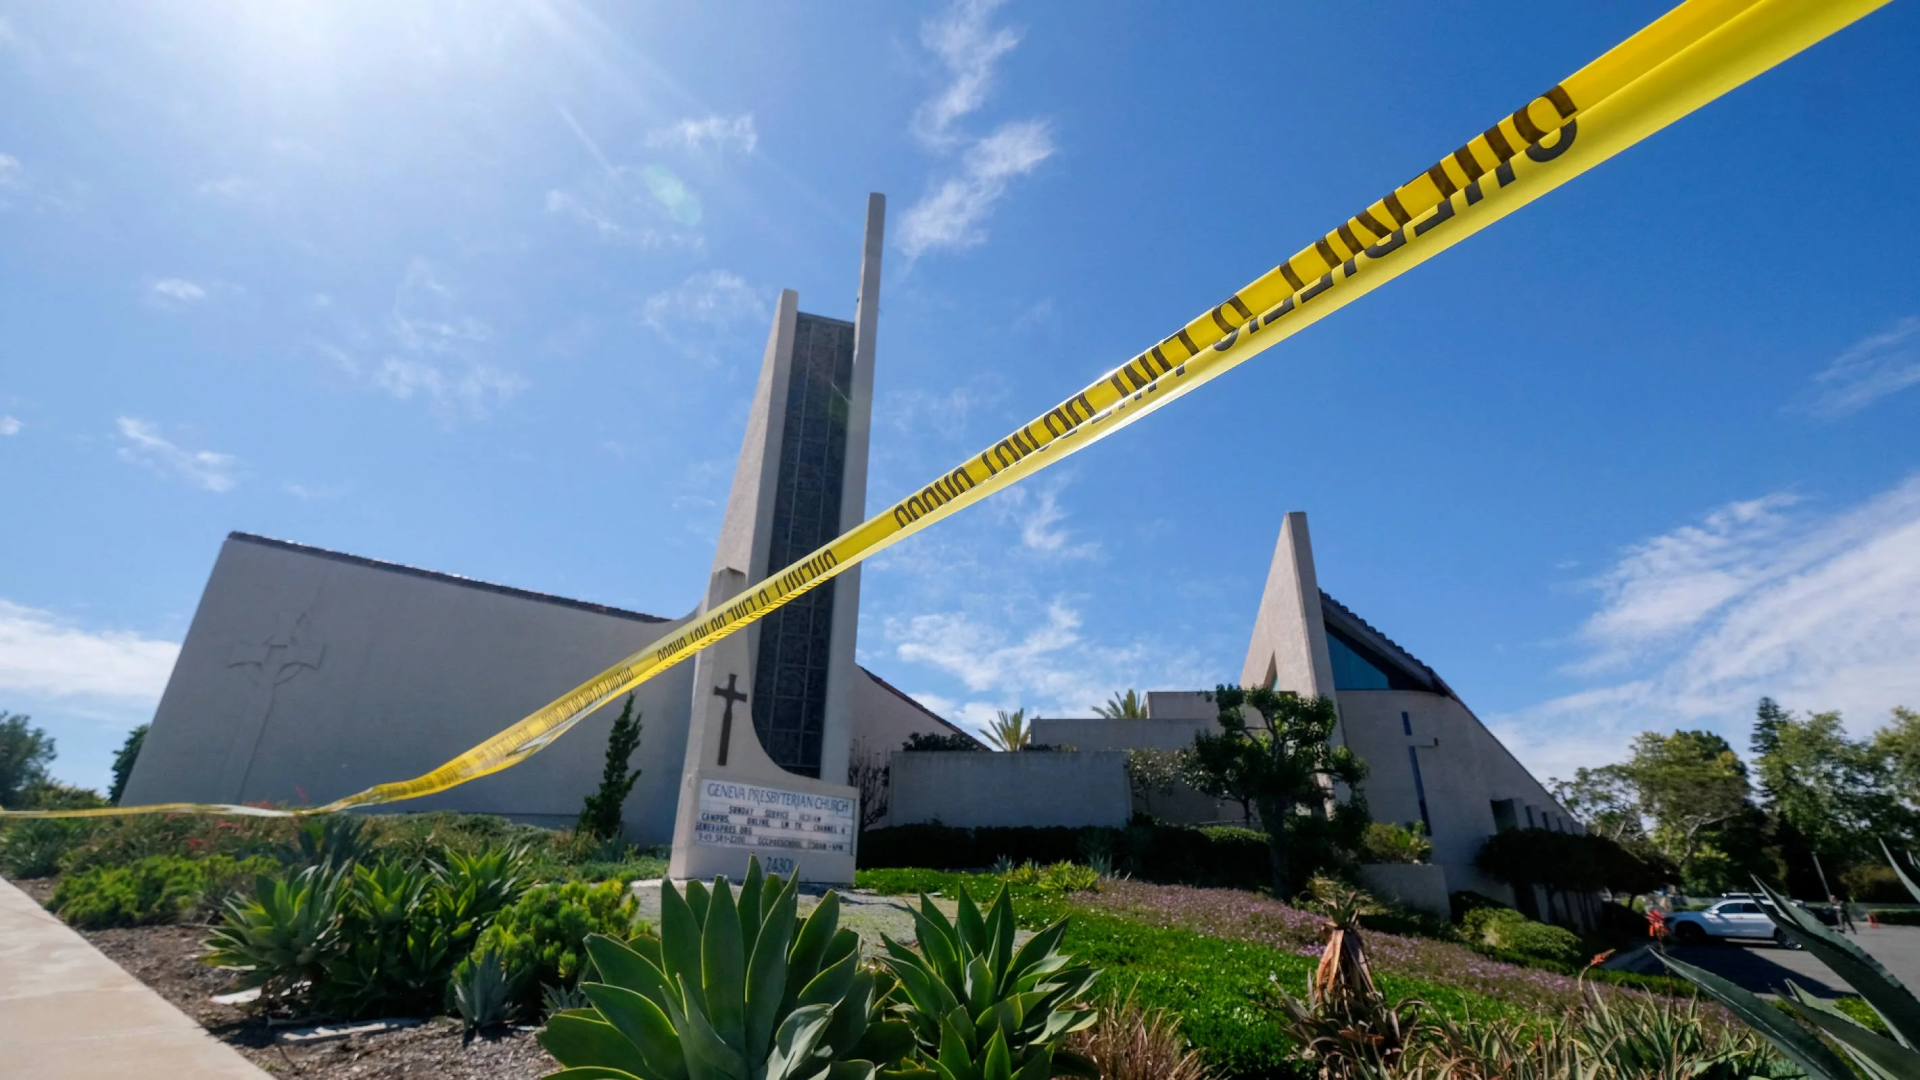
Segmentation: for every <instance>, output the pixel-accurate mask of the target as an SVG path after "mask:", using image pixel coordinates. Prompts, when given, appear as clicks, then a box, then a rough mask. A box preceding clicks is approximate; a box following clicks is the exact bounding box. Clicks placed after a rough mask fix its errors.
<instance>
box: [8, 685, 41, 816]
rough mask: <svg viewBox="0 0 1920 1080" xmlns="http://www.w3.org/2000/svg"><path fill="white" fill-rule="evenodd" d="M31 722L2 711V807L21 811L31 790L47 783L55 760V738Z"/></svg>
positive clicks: (16, 714) (20, 716)
mask: <svg viewBox="0 0 1920 1080" xmlns="http://www.w3.org/2000/svg"><path fill="white" fill-rule="evenodd" d="M30 719H32V718H31V717H28V716H22V715H20V714H18V713H9V712H7V711H6V710H4V709H0V807H5V808H7V809H18V808H19V807H21V806H23V805H24V802H23V801H22V800H23V799H24V798H25V797H26V795H27V793H28V791H29V790H30V789H32V788H34V787H37V786H39V785H42V784H45V783H47V766H48V765H49V764H51V763H52V761H53V739H52V738H50V737H48V735H47V733H46V732H44V731H42V730H40V729H39V728H37V727H28V726H27V721H28V720H30Z"/></svg>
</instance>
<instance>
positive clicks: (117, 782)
mask: <svg viewBox="0 0 1920 1080" xmlns="http://www.w3.org/2000/svg"><path fill="white" fill-rule="evenodd" d="M151 726H152V725H150V724H141V725H140V726H139V727H137V728H134V729H133V730H132V731H131V732H128V733H127V741H126V742H124V743H121V744H120V752H119V753H117V754H115V755H113V788H112V790H110V791H108V792H107V801H108V802H110V803H113V804H114V805H116V806H117V805H119V803H120V795H121V793H123V792H125V791H126V790H127V778H128V777H129V776H132V775H133V763H134V761H136V760H137V759H138V758H139V757H140V747H141V746H143V745H145V744H146V741H147V729H148V728H149V727H151Z"/></svg>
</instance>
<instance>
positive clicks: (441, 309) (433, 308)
mask: <svg viewBox="0 0 1920 1080" xmlns="http://www.w3.org/2000/svg"><path fill="white" fill-rule="evenodd" d="M311 307H312V308H313V309H314V311H316V312H318V313H320V314H321V315H322V316H323V317H325V318H327V319H329V320H331V321H332V322H333V323H334V325H335V327H336V329H337V330H338V332H339V333H340V334H341V335H342V336H343V337H344V338H345V339H346V340H347V342H348V347H342V346H341V345H340V344H337V343H336V342H334V341H325V340H317V341H314V342H313V343H312V346H313V348H314V349H315V351H317V352H318V353H319V354H320V355H322V356H324V357H326V358H327V359H328V360H330V361H332V363H333V364H334V365H335V366H337V367H338V368H339V369H340V370H341V371H342V372H343V373H345V374H346V375H347V376H348V377H349V378H351V379H353V380H354V381H356V382H359V383H362V384H365V385H367V386H371V387H374V388H375V389H378V390H380V391H383V392H385V393H387V394H390V395H392V396H393V397H395V398H398V399H400V400H402V401H411V400H414V399H419V400H421V401H424V402H426V403H427V404H428V405H430V406H431V407H432V409H433V411H434V412H435V413H437V414H438V415H440V416H441V417H443V418H449V419H451V418H454V417H468V418H471V419H484V418H485V417H486V416H488V415H490V414H491V413H492V411H493V410H494V409H496V408H498V407H500V406H501V405H503V404H505V403H506V402H507V401H508V400H509V399H510V398H512V397H514V396H515V395H517V394H519V393H520V392H521V391H522V390H525V389H526V387H527V380H526V379H524V378H523V377H521V376H520V375H519V374H517V373H515V372H513V371H511V370H508V369H506V368H503V367H501V366H499V365H497V364H495V363H494V362H493V361H492V360H491V355H492V352H493V350H494V331H493V327H492V326H491V325H490V324H488V323H487V322H486V321H484V320H482V319H479V318H476V317H474V316H473V315H471V314H470V313H468V311H467V309H466V308H465V306H464V305H463V304H462V303H461V301H460V297H459V295H458V293H457V292H456V290H455V289H454V287H453V286H451V285H449V284H448V283H447V282H446V280H445V279H444V278H443V277H442V276H441V274H440V272H439V271H438V270H437V269H436V268H435V267H434V265H433V264H432V263H430V262H428V261H427V260H425V259H414V260H413V261H412V262H410V263H409V264H408V265H407V270H406V274H405V275H404V276H403V277H402V278H401V281H400V284H399V285H398V286H397V287H396V288H395V289H394V298H393V306H392V307H391V308H390V309H389V310H388V312H387V316H386V320H385V335H384V336H381V335H380V334H378V333H370V332H368V331H367V330H366V329H365V328H364V327H362V326H361V325H360V324H359V323H358V322H357V321H356V320H354V319H353V318H352V317H351V315H350V314H349V313H348V312H346V311H345V310H343V309H342V307H341V305H340V304H339V303H338V302H336V301H335V300H334V299H333V298H332V297H329V296H326V295H324V294H323V295H318V296H315V297H314V298H313V300H312V302H311Z"/></svg>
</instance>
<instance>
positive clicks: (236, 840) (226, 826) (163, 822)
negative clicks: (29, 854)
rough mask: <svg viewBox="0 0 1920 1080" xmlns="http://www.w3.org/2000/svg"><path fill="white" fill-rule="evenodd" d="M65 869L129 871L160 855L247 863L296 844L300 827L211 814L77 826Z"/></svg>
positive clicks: (289, 822)
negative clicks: (118, 868)
mask: <svg viewBox="0 0 1920 1080" xmlns="http://www.w3.org/2000/svg"><path fill="white" fill-rule="evenodd" d="M77 824H78V831H77V835H76V836H75V842H74V845H73V848H72V850H71V851H69V852H68V853H67V855H66V857H65V859H64V860H63V862H62V869H64V870H66V871H67V872H69V873H71V872H73V871H76V870H87V869H91V868H93V867H96V866H127V865H129V864H131V863H134V862H138V861H139V860H141V859H147V858H152V857H154V856H156V855H180V856H185V857H188V858H206V857H208V856H212V855H226V856H229V857H231V858H235V859H247V858H252V857H253V856H256V855H275V854H277V853H278V852H279V851H280V849H281V848H282V847H284V846H285V845H287V844H289V843H291V842H292V841H293V836H294V833H295V831H296V830H297V829H298V827H299V826H298V825H297V824H296V823H295V822H294V821H292V820H291V819H288V818H264V817H219V816H216V815H212V814H129V815H127V816H125V817H110V818H97V819H90V820H87V821H84V822H80V823H77Z"/></svg>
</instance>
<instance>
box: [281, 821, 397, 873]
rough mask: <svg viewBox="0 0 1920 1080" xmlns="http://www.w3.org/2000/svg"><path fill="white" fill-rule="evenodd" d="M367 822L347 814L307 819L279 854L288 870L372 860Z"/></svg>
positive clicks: (347, 864)
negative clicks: (289, 868) (298, 867)
mask: <svg viewBox="0 0 1920 1080" xmlns="http://www.w3.org/2000/svg"><path fill="white" fill-rule="evenodd" d="M373 849H374V842H373V837H372V836H371V835H369V834H368V832H367V819H366V818H362V817H352V816H350V815H347V814H329V815H327V816H326V817H316V818H305V819H303V820H301V821H300V822H299V823H298V825H297V826H296V827H295V830H294V834H293V839H292V840H290V841H288V842H287V843H285V844H282V845H281V846H280V850H279V851H278V852H276V854H277V855H278V856H279V857H280V861H281V862H283V863H285V864H287V865H288V866H350V865H352V864H354V863H357V862H361V861H363V860H367V859H371V858H372V857H373Z"/></svg>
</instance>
